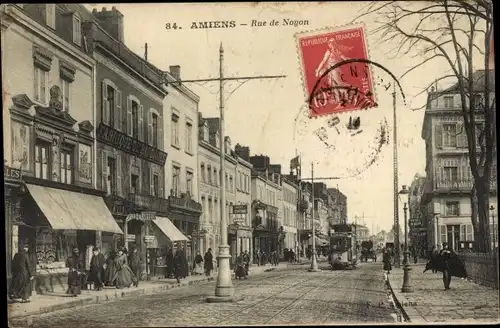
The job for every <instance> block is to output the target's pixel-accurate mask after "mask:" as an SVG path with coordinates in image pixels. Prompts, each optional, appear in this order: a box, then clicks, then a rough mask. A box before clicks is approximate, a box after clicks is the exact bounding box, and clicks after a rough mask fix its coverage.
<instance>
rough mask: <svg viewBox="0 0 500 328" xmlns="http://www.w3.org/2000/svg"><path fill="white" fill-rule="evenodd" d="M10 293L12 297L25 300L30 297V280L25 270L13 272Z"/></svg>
mask: <svg viewBox="0 0 500 328" xmlns="http://www.w3.org/2000/svg"><path fill="white" fill-rule="evenodd" d="M10 294H11V296H12V298H21V299H23V300H27V299H29V298H30V297H31V280H30V277H29V276H28V273H27V272H24V271H23V272H17V273H14V274H13V277H12V281H11V285H10Z"/></svg>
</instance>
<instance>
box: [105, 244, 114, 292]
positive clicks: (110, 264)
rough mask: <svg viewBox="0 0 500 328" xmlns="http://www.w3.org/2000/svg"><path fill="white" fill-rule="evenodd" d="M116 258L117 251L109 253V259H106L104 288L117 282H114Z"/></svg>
mask: <svg viewBox="0 0 500 328" xmlns="http://www.w3.org/2000/svg"><path fill="white" fill-rule="evenodd" d="M115 258H116V251H115V250H111V251H110V252H109V255H108V258H107V259H106V269H105V270H104V286H114V285H115V281H114V280H113V279H114V277H115V274H116V267H115Z"/></svg>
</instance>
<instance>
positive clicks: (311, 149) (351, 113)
mask: <svg viewBox="0 0 500 328" xmlns="http://www.w3.org/2000/svg"><path fill="white" fill-rule="evenodd" d="M360 62H361V63H365V64H371V65H373V66H371V67H378V68H381V69H382V71H383V72H385V73H387V75H389V78H387V79H386V81H384V79H383V78H381V77H379V78H377V79H376V83H375V81H373V84H376V85H378V86H382V87H381V88H380V89H381V90H385V91H389V90H390V89H392V88H394V91H393V90H390V91H393V95H394V96H395V90H396V88H397V89H398V90H399V91H400V92H401V95H402V98H403V100H404V94H403V91H402V89H401V86H400V84H399V82H398V81H397V79H396V77H395V76H394V75H393V74H392V73H391V72H390V71H389V70H387V69H386V68H385V67H383V66H382V65H380V64H378V63H375V62H372V61H370V60H366V59H349V60H345V61H343V62H339V63H337V64H335V65H333V66H332V67H330V68H329V69H327V70H326V71H325V72H324V73H323V74H322V76H321V77H320V78H319V79H318V80H317V81H316V83H315V85H314V88H313V89H312V92H311V94H310V95H309V97H308V99H307V102H306V103H305V104H304V105H303V106H301V108H300V109H299V113H298V114H297V117H296V119H295V127H294V130H295V133H294V142H295V146H296V148H297V149H298V150H300V151H301V153H302V154H304V156H305V157H307V158H315V159H316V160H318V161H320V162H321V163H322V166H325V167H326V168H327V169H328V172H331V174H329V175H330V176H334V177H336V178H339V179H343V178H345V179H347V178H353V177H356V176H357V175H359V174H361V173H363V172H364V171H366V170H367V169H368V168H369V167H371V166H372V165H373V164H375V163H376V161H377V160H378V158H379V157H380V156H381V152H382V150H383V148H384V146H386V145H388V144H389V125H388V121H387V118H386V117H385V116H384V113H383V112H384V111H383V110H381V109H380V108H376V109H375V107H378V106H379V105H378V103H377V101H376V100H375V96H374V86H373V87H372V88H370V89H369V90H366V89H365V90H361V89H360V88H359V87H357V86H354V85H349V84H346V83H332V82H331V80H330V79H329V73H330V72H331V71H333V70H334V69H335V68H338V67H341V66H342V65H349V64H351V63H360ZM325 77H326V80H327V81H326V82H325V81H322V80H323V79H324V78H325ZM374 80H375V79H374ZM391 80H392V82H391ZM322 104H323V105H325V104H328V105H329V106H330V108H336V109H337V110H335V111H334V112H333V113H331V114H329V115H324V114H320V115H316V114H317V113H314V110H316V108H317V107H318V106H321V105H322ZM343 107H344V108H343ZM347 108H348V109H347ZM368 108H374V109H373V110H366V109H368Z"/></svg>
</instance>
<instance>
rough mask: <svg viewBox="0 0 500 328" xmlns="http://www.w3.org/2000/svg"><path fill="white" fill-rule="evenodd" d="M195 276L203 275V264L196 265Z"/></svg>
mask: <svg viewBox="0 0 500 328" xmlns="http://www.w3.org/2000/svg"><path fill="white" fill-rule="evenodd" d="M194 274H203V265H202V263H201V262H200V263H196V264H195V267H194Z"/></svg>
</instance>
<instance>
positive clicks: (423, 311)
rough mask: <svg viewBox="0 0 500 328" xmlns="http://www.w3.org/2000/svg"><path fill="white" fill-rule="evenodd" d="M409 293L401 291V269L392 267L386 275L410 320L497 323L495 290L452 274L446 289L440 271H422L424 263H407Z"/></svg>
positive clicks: (417, 322) (497, 307)
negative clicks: (408, 264) (411, 290)
mask: <svg viewBox="0 0 500 328" xmlns="http://www.w3.org/2000/svg"><path fill="white" fill-rule="evenodd" d="M410 267H411V268H412V270H411V271H410V284H411V286H412V287H413V292H412V293H403V292H401V287H402V285H403V269H402V265H401V268H400V269H393V270H392V271H391V273H390V274H389V275H387V276H388V280H389V284H390V285H391V287H392V290H393V293H394V297H395V298H396V302H397V303H399V305H401V307H402V309H403V311H404V312H405V314H406V315H407V316H408V317H409V319H410V321H411V323H416V324H429V323H451V322H454V323H458V322H463V323H497V322H498V321H499V292H498V290H495V289H490V288H488V287H485V286H481V285H476V284H474V283H472V282H470V281H468V280H467V279H460V278H456V277H453V278H452V280H451V284H450V287H451V289H450V290H445V289H444V286H443V279H442V278H443V276H442V273H432V271H427V272H426V273H423V271H424V268H425V263H421V262H420V263H417V264H410Z"/></svg>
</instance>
